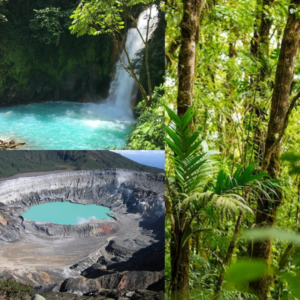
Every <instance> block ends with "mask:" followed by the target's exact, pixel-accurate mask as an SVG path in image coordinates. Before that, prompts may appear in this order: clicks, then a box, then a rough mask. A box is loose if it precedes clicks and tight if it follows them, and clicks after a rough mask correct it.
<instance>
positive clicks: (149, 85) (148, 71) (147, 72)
mask: <svg viewBox="0 0 300 300" xmlns="http://www.w3.org/2000/svg"><path fill="white" fill-rule="evenodd" d="M151 13H152V6H151V7H150V14H149V17H148V21H147V34H146V41H145V44H146V45H145V47H146V49H145V50H146V53H145V64H146V74H147V83H148V95H149V102H150V103H149V106H151V103H152V85H151V75H150V69H149V41H148V39H149V24H150V20H151Z"/></svg>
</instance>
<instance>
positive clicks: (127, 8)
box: [70, 0, 155, 36]
mask: <svg viewBox="0 0 300 300" xmlns="http://www.w3.org/2000/svg"><path fill="white" fill-rule="evenodd" d="M154 2H155V1H149V0H147V1H145V0H135V1H132V0H118V1H116V0H107V1H98V0H91V1H82V2H81V3H80V4H79V5H78V7H77V8H76V10H75V11H74V12H73V15H72V16H71V18H72V19H74V21H73V25H72V26H70V30H71V32H72V33H73V34H77V36H82V35H84V34H89V35H99V34H112V35H115V34H116V35H119V34H120V33H121V32H122V30H123V29H124V28H125V21H126V19H127V18H130V19H131V20H134V18H133V16H132V6H134V5H137V4H145V5H149V4H150V3H154Z"/></svg>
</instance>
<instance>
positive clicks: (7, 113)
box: [0, 5, 158, 150]
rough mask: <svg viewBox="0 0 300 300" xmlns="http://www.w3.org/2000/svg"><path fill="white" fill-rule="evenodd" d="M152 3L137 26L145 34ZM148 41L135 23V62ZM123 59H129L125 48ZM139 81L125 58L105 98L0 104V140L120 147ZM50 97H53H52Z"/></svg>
mask: <svg viewBox="0 0 300 300" xmlns="http://www.w3.org/2000/svg"><path fill="white" fill-rule="evenodd" d="M149 13H150V8H148V9H146V10H145V11H144V12H142V13H141V14H140V16H139V18H138V22H137V26H138V28H139V30H140V32H141V34H142V36H143V37H144V39H145V38H146V33H147V21H148V17H149ZM157 15H158V9H157V7H156V5H153V6H152V7H151V20H150V22H149V27H150V28H149V29H150V30H149V34H148V38H151V35H152V33H153V31H154V30H155V28H156V25H157V19H158V18H157ZM143 47H144V43H143V41H142V39H141V37H140V36H139V33H138V31H137V29H136V28H131V29H129V30H128V32H127V40H126V49H127V51H128V53H129V57H130V60H131V61H132V60H133V59H134V58H135V57H136V54H137V52H138V51H139V50H140V49H142V48H143ZM121 57H122V58H123V61H124V64H125V65H126V66H127V65H128V61H127V58H126V55H125V53H124V52H122V53H121ZM136 94H137V84H136V83H135V82H134V79H133V78H131V77H130V75H129V74H128V73H127V72H126V71H125V70H124V69H123V67H122V65H121V64H120V62H119V61H118V62H117V65H116V74H115V77H114V79H113V81H112V84H111V86H110V91H109V97H108V98H107V99H106V101H104V102H102V103H99V104H97V103H72V102H64V101H61V102H58V101H56V102H51V101H49V102H46V103H32V104H29V105H19V106H14V107H9V108H0V139H1V140H4V141H7V140H12V139H13V140H15V141H17V142H18V141H23V140H25V141H26V145H25V146H24V147H22V148H20V149H31V150H66V149H68V150H90V149H99V150H101V149H105V148H107V147H113V146H115V145H116V146H117V147H118V148H119V147H121V146H122V145H123V144H124V143H125V141H126V135H127V134H129V133H130V124H132V123H133V122H134V118H133V113H132V107H131V102H132V100H133V98H134V97H135V96H136ZM49 100H50V99H49Z"/></svg>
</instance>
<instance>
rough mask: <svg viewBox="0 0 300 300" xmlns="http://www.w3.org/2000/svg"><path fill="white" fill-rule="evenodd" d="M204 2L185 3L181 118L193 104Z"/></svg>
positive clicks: (189, 0)
mask: <svg viewBox="0 0 300 300" xmlns="http://www.w3.org/2000/svg"><path fill="white" fill-rule="evenodd" d="M203 5H204V0H187V1H183V17H182V20H181V23H180V28H181V48H180V53H179V61H178V95H177V112H178V115H179V116H180V117H182V116H183V115H184V113H185V112H186V111H187V110H188V108H189V107H190V106H191V105H192V103H193V88H194V77H195V64H196V50H197V44H198V39H199V16H200V10H201V8H202V7H203Z"/></svg>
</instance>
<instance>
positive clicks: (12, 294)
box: [0, 277, 35, 300]
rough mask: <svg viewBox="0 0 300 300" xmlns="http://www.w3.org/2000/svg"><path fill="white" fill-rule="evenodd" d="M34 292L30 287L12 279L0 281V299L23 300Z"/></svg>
mask: <svg viewBox="0 0 300 300" xmlns="http://www.w3.org/2000/svg"><path fill="white" fill-rule="evenodd" d="M34 294H35V291H34V289H33V287H32V286H31V285H28V284H23V283H20V282H16V281H15V280H14V279H13V278H11V277H10V278H7V279H5V280H2V281H0V297H1V298H2V297H5V299H20V300H25V299H28V297H32V296H33V295H34Z"/></svg>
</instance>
